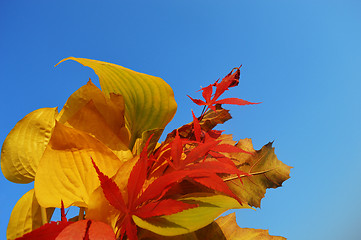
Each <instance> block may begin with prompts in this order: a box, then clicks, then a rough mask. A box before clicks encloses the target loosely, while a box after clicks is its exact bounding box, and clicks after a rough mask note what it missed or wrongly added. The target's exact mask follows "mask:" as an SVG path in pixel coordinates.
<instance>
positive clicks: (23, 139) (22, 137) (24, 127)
mask: <svg viewBox="0 0 361 240" xmlns="http://www.w3.org/2000/svg"><path fill="white" fill-rule="evenodd" d="M57 114H58V111H57V109H56V108H41V109H38V110H35V111H33V112H31V113H29V114H28V115H26V116H25V117H24V118H23V119H22V120H20V121H19V122H18V123H17V124H16V125H15V127H14V128H13V129H12V130H11V131H10V133H9V135H8V136H7V137H6V139H5V141H4V144H3V147H2V149H1V170H2V172H3V174H4V176H5V177H6V178H7V179H8V180H9V181H12V182H15V183H29V182H32V181H33V180H34V177H35V172H36V170H37V168H38V164H39V161H40V159H41V156H42V155H43V152H44V150H45V147H46V145H47V144H48V142H49V139H50V137H51V133H52V130H53V127H54V125H55V117H56V115H57Z"/></svg>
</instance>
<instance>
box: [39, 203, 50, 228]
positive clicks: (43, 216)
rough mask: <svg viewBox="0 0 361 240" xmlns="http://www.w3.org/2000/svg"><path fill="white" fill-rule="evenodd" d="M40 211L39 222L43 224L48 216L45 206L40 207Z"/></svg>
mask: <svg viewBox="0 0 361 240" xmlns="http://www.w3.org/2000/svg"><path fill="white" fill-rule="evenodd" d="M40 211H41V222H42V224H43V225H44V224H46V223H48V216H47V214H46V208H43V207H40Z"/></svg>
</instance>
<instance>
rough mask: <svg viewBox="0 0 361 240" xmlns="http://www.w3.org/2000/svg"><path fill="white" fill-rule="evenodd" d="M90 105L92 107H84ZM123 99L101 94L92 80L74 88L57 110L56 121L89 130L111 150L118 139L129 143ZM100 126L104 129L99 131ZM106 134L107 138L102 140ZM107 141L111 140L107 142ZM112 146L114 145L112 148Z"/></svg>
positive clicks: (123, 142)
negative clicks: (61, 107)
mask: <svg viewBox="0 0 361 240" xmlns="http://www.w3.org/2000/svg"><path fill="white" fill-rule="evenodd" d="M87 105H92V106H91V108H89V107H88V108H86V106H87ZM124 108H125V106H124V100H123V97H122V96H121V95H117V94H110V95H109V97H106V96H105V95H104V93H103V92H102V91H101V90H100V89H99V88H98V87H97V86H95V85H94V84H93V83H92V82H91V81H89V82H88V83H87V84H86V85H84V86H82V87H81V88H79V89H78V90H77V91H75V92H74V93H73V94H72V95H71V96H70V97H69V99H68V101H67V102H66V103H65V105H64V107H63V109H62V110H61V111H60V113H59V115H58V117H57V120H58V121H59V122H61V123H68V124H69V125H71V126H72V127H74V128H76V129H80V130H83V131H86V132H88V133H92V134H93V135H95V136H96V137H97V138H98V139H99V140H101V141H102V142H103V143H105V144H106V145H108V146H111V148H112V147H113V148H112V149H116V148H117V147H116V146H114V145H117V144H118V143H119V142H120V143H122V144H123V145H125V146H128V144H129V133H128V131H127V129H126V128H125V120H124V111H125V110H124ZM99 129H103V130H100V131H99ZM105 136H107V137H106V139H105ZM109 140H110V142H109ZM114 147H115V148H114Z"/></svg>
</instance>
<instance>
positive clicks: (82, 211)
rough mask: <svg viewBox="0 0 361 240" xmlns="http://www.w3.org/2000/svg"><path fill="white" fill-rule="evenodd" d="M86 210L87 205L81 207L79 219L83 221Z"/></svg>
mask: <svg viewBox="0 0 361 240" xmlns="http://www.w3.org/2000/svg"><path fill="white" fill-rule="evenodd" d="M84 211H85V207H80V208H79V217H78V221H81V220H83V219H84Z"/></svg>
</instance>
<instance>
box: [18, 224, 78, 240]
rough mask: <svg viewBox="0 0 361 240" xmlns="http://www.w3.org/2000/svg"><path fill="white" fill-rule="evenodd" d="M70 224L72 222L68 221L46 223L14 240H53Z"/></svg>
mask: <svg viewBox="0 0 361 240" xmlns="http://www.w3.org/2000/svg"><path fill="white" fill-rule="evenodd" d="M72 223H73V222H68V221H66V222H64V221H60V222H50V223H46V224H44V225H43V226H41V227H40V228H37V229H35V230H34V231H32V232H29V233H27V234H25V235H24V236H22V237H19V238H17V239H16V240H53V239H54V240H55V238H56V237H57V236H58V235H59V234H60V232H61V231H63V230H64V228H66V227H67V226H68V225H70V224H72Z"/></svg>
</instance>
